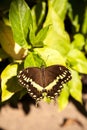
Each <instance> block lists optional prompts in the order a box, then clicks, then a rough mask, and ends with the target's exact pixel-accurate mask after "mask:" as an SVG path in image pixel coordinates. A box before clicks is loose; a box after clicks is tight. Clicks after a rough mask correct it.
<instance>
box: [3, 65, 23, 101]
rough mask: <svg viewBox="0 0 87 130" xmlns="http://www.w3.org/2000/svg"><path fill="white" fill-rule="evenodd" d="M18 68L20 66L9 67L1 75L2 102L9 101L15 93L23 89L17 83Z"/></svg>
mask: <svg viewBox="0 0 87 130" xmlns="http://www.w3.org/2000/svg"><path fill="white" fill-rule="evenodd" d="M17 68H18V64H16V63H15V64H10V65H8V66H7V67H6V68H5V69H4V70H3V72H2V74H1V89H2V95H1V100H2V101H5V100H8V99H9V98H10V97H11V96H12V95H13V94H14V93H15V92H17V91H19V90H21V89H22V88H21V87H20V86H19V85H18V83H17V78H16V75H17Z"/></svg>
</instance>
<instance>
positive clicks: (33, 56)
mask: <svg viewBox="0 0 87 130" xmlns="http://www.w3.org/2000/svg"><path fill="white" fill-rule="evenodd" d="M42 65H45V63H44V61H43V60H42V59H41V57H40V56H39V55H38V54H37V53H33V52H31V53H29V54H28V56H27V57H26V59H25V61H24V68H27V67H41V66H42Z"/></svg>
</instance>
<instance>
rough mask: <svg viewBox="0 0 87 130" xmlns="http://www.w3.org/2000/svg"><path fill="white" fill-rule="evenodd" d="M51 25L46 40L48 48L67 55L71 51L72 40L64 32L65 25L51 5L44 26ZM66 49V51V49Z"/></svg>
mask: <svg viewBox="0 0 87 130" xmlns="http://www.w3.org/2000/svg"><path fill="white" fill-rule="evenodd" d="M47 25H51V27H50V28H49V30H48V33H47V36H46V38H45V40H44V43H45V45H46V46H48V47H51V48H52V49H55V50H58V51H59V52H60V53H61V54H62V55H66V54H67V53H68V51H69V50H70V45H69V43H70V39H69V36H68V34H67V33H66V31H65V30H64V23H63V21H62V20H61V19H60V17H59V16H58V15H57V14H56V12H55V11H54V9H53V7H52V6H51V4H50V5H49V8H48V15H47V18H46V21H45V23H44V26H47ZM65 48H66V49H65Z"/></svg>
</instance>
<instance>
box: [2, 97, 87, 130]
mask: <svg viewBox="0 0 87 130" xmlns="http://www.w3.org/2000/svg"><path fill="white" fill-rule="evenodd" d="M26 99H27V97H26ZM26 99H25V98H24V99H23V100H22V102H19V103H18V104H16V106H12V105H9V104H5V105H4V106H3V107H2V108H1V111H0V130H87V112H86V110H85V109H84V108H83V106H82V105H81V104H80V103H78V102H76V101H73V100H72V101H70V102H69V104H68V105H67V107H66V108H65V109H64V110H63V111H59V109H58V104H56V103H54V102H51V103H50V104H47V103H46V102H43V101H41V102H40V103H39V106H38V107H36V106H35V104H34V102H29V101H30V100H29V99H28V100H26Z"/></svg>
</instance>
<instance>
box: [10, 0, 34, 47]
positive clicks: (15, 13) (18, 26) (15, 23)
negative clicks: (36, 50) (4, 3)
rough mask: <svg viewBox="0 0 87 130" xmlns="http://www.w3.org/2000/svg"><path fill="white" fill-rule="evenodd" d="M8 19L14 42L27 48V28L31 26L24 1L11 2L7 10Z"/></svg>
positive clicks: (28, 11)
mask: <svg viewBox="0 0 87 130" xmlns="http://www.w3.org/2000/svg"><path fill="white" fill-rule="evenodd" d="M9 19H10V22H11V27H12V30H13V34H14V39H15V41H16V42H17V43H18V44H19V45H21V46H22V47H28V43H27V41H26V39H27V34H28V28H29V26H30V25H32V17H31V12H30V9H29V7H28V5H27V4H26V3H25V1H24V0H13V1H12V3H11V6H10V10H9Z"/></svg>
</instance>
